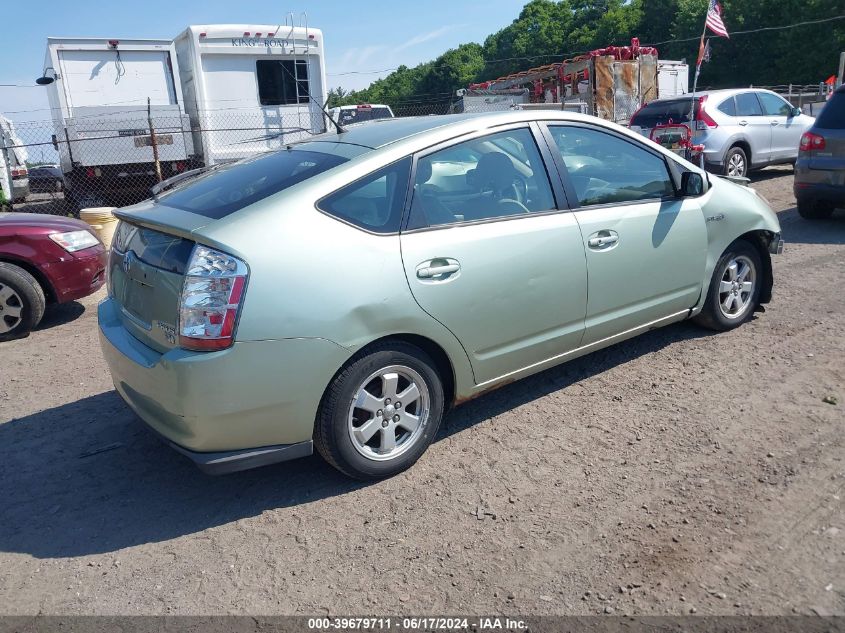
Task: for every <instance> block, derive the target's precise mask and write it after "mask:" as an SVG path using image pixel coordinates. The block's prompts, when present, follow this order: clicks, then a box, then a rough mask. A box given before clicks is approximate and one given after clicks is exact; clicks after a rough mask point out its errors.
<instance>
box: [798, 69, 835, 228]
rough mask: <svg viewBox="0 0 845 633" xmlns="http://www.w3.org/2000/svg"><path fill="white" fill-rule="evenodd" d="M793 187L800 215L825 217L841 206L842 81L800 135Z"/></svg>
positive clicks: (814, 218)
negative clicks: (812, 123) (814, 120)
mask: <svg viewBox="0 0 845 633" xmlns="http://www.w3.org/2000/svg"><path fill="white" fill-rule="evenodd" d="M794 188H795V199H796V200H797V201H798V213H800V214H801V217H804V218H809V219H813V220H816V219H820V218H829V217H830V216H831V214H832V213H833V210H834V209H835V208H836V207H843V206H845V85H842V86H840V87H839V88H838V89H837V90H836V92H834V93H833V94H832V95H831V96H830V99H829V100H828V102H827V104H826V105H825V106H824V108H822V111H821V113H820V114H819V116H818V117H817V118H816V122H815V124H814V125H813V126H812V127H811V128H810V129H809V130H807V131H806V132H804V135H803V136H802V137H801V146H800V147H799V151H798V160H797V162H796V163H795V185H794Z"/></svg>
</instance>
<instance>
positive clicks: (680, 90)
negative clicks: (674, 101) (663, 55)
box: [657, 59, 689, 99]
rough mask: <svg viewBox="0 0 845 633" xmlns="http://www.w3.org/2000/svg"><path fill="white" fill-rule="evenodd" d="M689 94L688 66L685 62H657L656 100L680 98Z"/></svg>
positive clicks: (663, 60) (662, 60) (664, 60)
mask: <svg viewBox="0 0 845 633" xmlns="http://www.w3.org/2000/svg"><path fill="white" fill-rule="evenodd" d="M688 92H689V66H688V65H687V63H686V62H679V61H673V60H670V59H660V60H658V61H657V98H658V99H668V98H670V97H680V96H682V95H685V94H687V93H688Z"/></svg>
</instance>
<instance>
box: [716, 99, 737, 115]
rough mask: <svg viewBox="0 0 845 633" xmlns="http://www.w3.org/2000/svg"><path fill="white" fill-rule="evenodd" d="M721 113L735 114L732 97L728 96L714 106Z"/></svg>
mask: <svg viewBox="0 0 845 633" xmlns="http://www.w3.org/2000/svg"><path fill="white" fill-rule="evenodd" d="M716 109H717V110H718V111H719V112H721V113H722V114H727V115H728V116H736V103H735V102H734V98H733V97H728V98H727V99H725V100H724V101H722V103H720V104H719V106H718V107H717V108H716Z"/></svg>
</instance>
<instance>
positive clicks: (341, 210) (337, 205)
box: [317, 157, 411, 233]
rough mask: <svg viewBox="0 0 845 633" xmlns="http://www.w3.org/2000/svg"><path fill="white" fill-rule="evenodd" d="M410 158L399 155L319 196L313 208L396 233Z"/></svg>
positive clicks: (409, 172)
mask: <svg viewBox="0 0 845 633" xmlns="http://www.w3.org/2000/svg"><path fill="white" fill-rule="evenodd" d="M410 175H411V158H410V157H408V158H403V159H402V160H400V161H397V162H395V163H393V164H391V165H388V166H387V167H384V168H383V169H379V170H378V171H375V172H373V173H372V174H370V175H369V176H365V177H364V178H361V179H360V180H358V181H356V182H353V183H352V184H351V185H347V186H346V187H344V188H343V189H340V190H338V191H336V192H335V193H333V194H330V195H328V196H326V197H325V198H323V199H322V200H320V201H319V202H318V203H317V208H319V209H320V210H321V211H324V212H325V213H328V214H329V215H332V216H334V217H336V218H338V219H340V220H344V221H345V222H349V223H350V224H354V225H355V226H358V227H360V228H362V229H364V230H366V231H373V232H375V233H396V232H398V231H399V225H400V223H401V221H402V210H403V209H404V207H405V193H406V192H407V190H408V179H409V178H410Z"/></svg>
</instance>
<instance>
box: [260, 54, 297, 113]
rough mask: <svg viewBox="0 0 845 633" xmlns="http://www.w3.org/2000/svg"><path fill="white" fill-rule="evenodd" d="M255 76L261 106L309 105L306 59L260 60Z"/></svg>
mask: <svg viewBox="0 0 845 633" xmlns="http://www.w3.org/2000/svg"><path fill="white" fill-rule="evenodd" d="M255 76H256V78H257V80H258V99H259V101H261V105H265V106H274V105H291V104H297V103H308V62H307V61H305V60H304V59H297V60H295V61H294V60H292V59H285V60H283V59H259V60H258V61H256V62H255Z"/></svg>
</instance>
